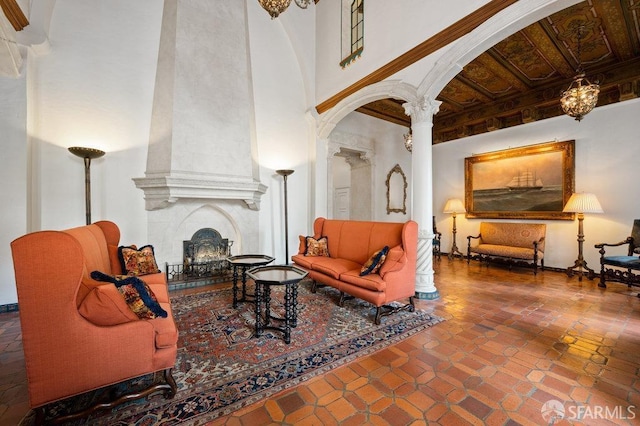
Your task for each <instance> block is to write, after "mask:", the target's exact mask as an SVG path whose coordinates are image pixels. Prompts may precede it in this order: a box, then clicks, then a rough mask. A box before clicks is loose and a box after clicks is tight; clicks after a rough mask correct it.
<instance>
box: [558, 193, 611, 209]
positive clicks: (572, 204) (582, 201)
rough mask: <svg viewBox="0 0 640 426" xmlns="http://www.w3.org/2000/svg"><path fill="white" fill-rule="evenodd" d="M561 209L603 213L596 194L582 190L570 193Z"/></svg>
mask: <svg viewBox="0 0 640 426" xmlns="http://www.w3.org/2000/svg"><path fill="white" fill-rule="evenodd" d="M562 211H563V212H565V213H604V210H602V206H601V205H600V202H599V201H598V199H597V198H596V196H595V195H594V194H589V193H584V192H582V193H579V194H572V195H571V198H569V201H567V204H566V205H565V206H564V209H562Z"/></svg>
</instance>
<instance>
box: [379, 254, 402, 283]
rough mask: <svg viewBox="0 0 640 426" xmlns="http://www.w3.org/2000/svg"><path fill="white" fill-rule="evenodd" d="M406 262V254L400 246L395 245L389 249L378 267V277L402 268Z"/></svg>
mask: <svg viewBox="0 0 640 426" xmlns="http://www.w3.org/2000/svg"><path fill="white" fill-rule="evenodd" d="M406 264H407V255H406V253H405V252H404V250H403V249H402V247H401V246H395V247H393V248H391V249H389V253H387V258H386V259H385V261H384V263H383V264H382V267H381V268H380V277H382V278H383V279H384V277H385V276H386V275H387V274H388V273H391V272H396V271H400V270H402V268H404V267H405V265H406Z"/></svg>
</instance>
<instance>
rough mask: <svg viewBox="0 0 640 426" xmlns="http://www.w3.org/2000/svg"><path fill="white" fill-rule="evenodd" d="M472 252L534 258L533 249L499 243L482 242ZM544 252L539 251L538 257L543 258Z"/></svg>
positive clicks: (515, 257) (527, 258) (514, 257)
mask: <svg viewBox="0 0 640 426" xmlns="http://www.w3.org/2000/svg"><path fill="white" fill-rule="evenodd" d="M470 251H471V252H472V253H478V254H485V255H490V256H503V257H510V258H513V259H526V260H533V249H532V248H524V247H511V246H503V245H499V244H480V245H478V246H476V247H471V249H470ZM543 258H544V253H542V252H541V251H538V259H543Z"/></svg>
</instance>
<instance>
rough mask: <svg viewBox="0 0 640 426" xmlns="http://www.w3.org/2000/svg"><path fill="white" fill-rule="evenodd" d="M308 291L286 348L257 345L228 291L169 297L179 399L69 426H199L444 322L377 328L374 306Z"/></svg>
mask: <svg viewBox="0 0 640 426" xmlns="http://www.w3.org/2000/svg"><path fill="white" fill-rule="evenodd" d="M310 286H311V282H310V281H308V280H305V281H302V282H301V283H300V284H299V286H298V305H297V316H298V321H297V327H296V328H294V329H292V333H291V343H290V344H286V343H284V340H283V338H282V333H281V332H279V331H270V330H266V331H265V332H264V333H263V334H262V336H261V337H259V338H255V337H254V326H255V311H254V305H253V304H252V303H246V302H245V303H240V304H239V306H238V308H237V309H233V308H232V306H231V305H232V300H233V296H232V290H231V289H230V288H225V289H214V290H208V291H203V292H199V293H193V294H187V295H181V296H171V304H172V309H173V312H174V317H175V320H176V323H177V326H178V330H179V332H180V338H179V341H178V358H177V361H176V366H175V369H174V372H173V375H174V378H175V379H176V382H177V384H178V392H177V394H176V396H175V397H174V398H173V399H171V400H166V399H164V397H163V396H162V395H156V396H152V397H150V398H149V399H148V400H146V399H141V400H137V401H133V402H130V403H127V404H124V405H121V406H119V407H117V408H115V409H113V410H112V411H110V412H106V413H103V414H95V415H93V416H92V417H90V418H87V419H84V420H82V421H77V422H74V423H73V424H78V425H82V424H91V425H95V424H104V425H123V426H124V425H144V426H150V425H159V424H162V425H175V424H181V425H194V424H204V423H206V422H207V421H211V420H214V419H216V418H218V417H220V416H223V415H226V414H229V413H231V412H233V411H235V410H238V409H239V408H241V407H244V406H246V405H249V404H252V403H254V402H257V401H259V400H261V399H264V398H267V397H269V396H271V395H274V394H275V393H277V392H280V391H283V390H285V389H288V388H291V387H293V386H296V385H298V384H300V383H302V382H304V381H306V380H309V379H310V378H312V377H315V376H317V375H319V374H322V373H325V372H328V371H330V370H332V369H334V368H336V367H338V366H340V365H343V364H346V363H349V362H351V361H353V360H355V359H357V358H358V357H361V356H363V355H367V354H371V353H373V352H376V351H378V350H380V349H382V348H385V347H387V346H389V345H391V344H394V343H397V342H399V341H401V340H403V339H405V338H407V337H409V336H411V335H413V334H415V333H418V332H420V331H422V330H424V329H426V328H428V327H430V326H432V325H434V324H436V323H438V322H440V321H442V319H441V318H438V317H436V316H434V315H430V314H429V313H427V312H425V311H421V310H418V309H416V311H415V312H405V311H402V312H399V313H396V314H393V315H391V316H388V317H384V318H383V319H382V324H381V325H375V323H374V321H373V319H374V316H375V307H373V306H372V305H370V304H368V303H366V302H363V301H360V300H358V299H353V300H348V301H346V302H345V306H344V307H340V306H338V305H337V300H338V299H339V293H338V291H337V290H335V289H333V288H331V287H320V288H319V289H318V291H317V293H315V294H313V293H311V291H310ZM250 288H251V289H252V286H250ZM282 292H283V290H282V288H281V286H275V287H273V289H272V302H271V306H272V314H275V315H281V312H282V311H283V307H282ZM149 380H151V377H145V378H141V379H136V380H132V381H129V382H127V383H125V384H123V385H120V388H124V389H131V388H132V387H134V386H139V385H140V384H141V383H143V384H144V382H145V381H149ZM102 392H109V391H106V390H103V391H102ZM110 392H116V393H117V392H118V390H117V389H116V390H110ZM96 393H100V392H96ZM99 397H100V395H90V394H85V395H83V396H81V397H75V398H71V399H69V400H67V401H65V402H64V403H63V404H59V405H61V406H60V407H55V406H54V407H52V410H53V411H52V412H55V411H56V410H60V412H64V411H66V410H67V409H69V408H70V407H71V408H72V409H74V410H75V409H78V408H80V407H82V404H86V403H87V402H89V401H92V400H96V399H97V398H99ZM32 420H33V415H32V414H30V415H28V416H27V417H26V418H25V419H24V420H23V422H22V425H30V424H31V421H32Z"/></svg>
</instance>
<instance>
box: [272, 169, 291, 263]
mask: <svg viewBox="0 0 640 426" xmlns="http://www.w3.org/2000/svg"><path fill="white" fill-rule="evenodd" d="M276 173H277V174H279V175H280V176H282V177H283V179H284V255H285V264H286V265H288V264H289V214H288V211H287V210H288V209H287V204H288V203H287V176H289V175H290V174H292V173H293V170H276Z"/></svg>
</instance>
